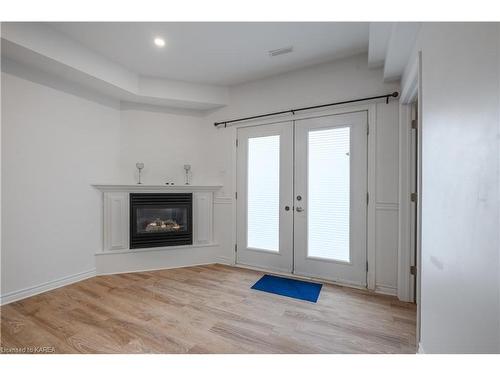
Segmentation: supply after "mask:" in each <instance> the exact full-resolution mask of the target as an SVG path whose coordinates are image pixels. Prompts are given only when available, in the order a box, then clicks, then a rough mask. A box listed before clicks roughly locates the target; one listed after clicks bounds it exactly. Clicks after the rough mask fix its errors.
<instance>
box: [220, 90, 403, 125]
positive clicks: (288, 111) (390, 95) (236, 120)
mask: <svg viewBox="0 0 500 375" xmlns="http://www.w3.org/2000/svg"><path fill="white" fill-rule="evenodd" d="M398 96H399V93H398V92H397V91H394V92H393V93H392V94H386V95H378V96H370V97H368V98H361V99H351V100H345V101H343V102H336V103H328V104H320V105H314V106H312V107H302V108H297V109H289V110H286V111H279V112H272V113H266V114H263V115H257V116H250V117H242V118H238V119H234V120H228V121H220V122H214V126H219V125H224V127H225V128H226V127H227V125H228V124H231V123H233V122H240V121H246V120H254V119H256V118H262V117H268V116H276V115H284V114H285V113H292V114H295V112H300V111H306V110H308V109H316V108H323V107H330V106H333V105H340V104H349V103H356V102H363V101H366V100H374V99H382V98H385V102H386V103H389V98H397V97H398Z"/></svg>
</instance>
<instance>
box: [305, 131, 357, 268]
mask: <svg viewBox="0 0 500 375" xmlns="http://www.w3.org/2000/svg"><path fill="white" fill-rule="evenodd" d="M308 138H309V139H308V159H309V160H308V174H309V176H308V205H307V213H308V214H307V239H308V245H307V246H308V247H307V252H308V256H311V257H320V258H327V259H333V260H339V261H345V262H348V261H349V206H350V205H349V196H350V194H349V192H350V181H349V178H350V163H349V152H350V128H348V127H345V128H335V129H327V130H312V131H309V137H308Z"/></svg>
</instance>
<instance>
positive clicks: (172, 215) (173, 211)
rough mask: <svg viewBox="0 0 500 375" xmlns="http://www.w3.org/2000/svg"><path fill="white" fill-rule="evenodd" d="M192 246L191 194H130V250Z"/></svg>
mask: <svg viewBox="0 0 500 375" xmlns="http://www.w3.org/2000/svg"><path fill="white" fill-rule="evenodd" d="M192 244H193V194H192V193H131V194H130V249H139V248H153V247H164V246H179V245H192Z"/></svg>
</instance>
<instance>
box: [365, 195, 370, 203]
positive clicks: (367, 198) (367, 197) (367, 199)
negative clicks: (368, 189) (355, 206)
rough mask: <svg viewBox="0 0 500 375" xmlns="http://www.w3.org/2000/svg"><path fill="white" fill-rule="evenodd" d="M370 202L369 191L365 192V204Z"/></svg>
mask: <svg viewBox="0 0 500 375" xmlns="http://www.w3.org/2000/svg"><path fill="white" fill-rule="evenodd" d="M369 203H370V193H366V204H367V205H368V204H369Z"/></svg>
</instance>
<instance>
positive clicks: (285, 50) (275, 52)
mask: <svg viewBox="0 0 500 375" xmlns="http://www.w3.org/2000/svg"><path fill="white" fill-rule="evenodd" d="M292 51H293V46H289V47H283V48H278V49H273V50H271V51H269V56H271V57H274V56H278V55H284V54H285V53H290V52H292Z"/></svg>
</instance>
